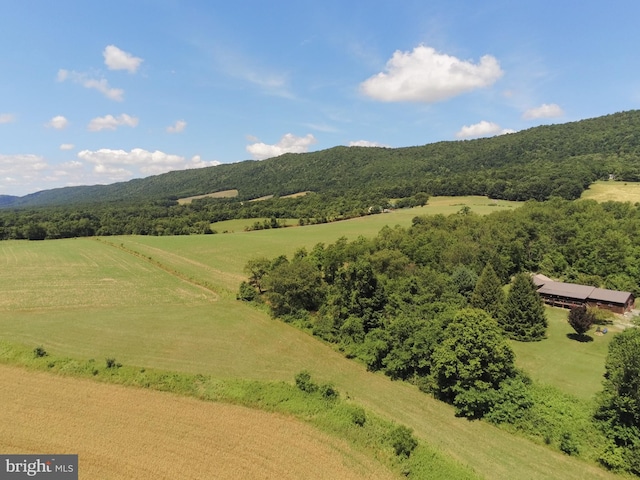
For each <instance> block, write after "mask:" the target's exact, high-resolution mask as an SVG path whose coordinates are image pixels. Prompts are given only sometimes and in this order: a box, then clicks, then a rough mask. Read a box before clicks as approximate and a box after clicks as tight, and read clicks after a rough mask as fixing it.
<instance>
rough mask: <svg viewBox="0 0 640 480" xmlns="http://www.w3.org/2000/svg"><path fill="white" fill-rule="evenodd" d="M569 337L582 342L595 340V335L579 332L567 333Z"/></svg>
mask: <svg viewBox="0 0 640 480" xmlns="http://www.w3.org/2000/svg"><path fill="white" fill-rule="evenodd" d="M567 338H569V339H571V340H575V341H576V342H580V343H589V342H593V337H592V336H590V335H578V334H577V333H567Z"/></svg>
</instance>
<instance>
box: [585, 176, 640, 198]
mask: <svg viewBox="0 0 640 480" xmlns="http://www.w3.org/2000/svg"><path fill="white" fill-rule="evenodd" d="M580 198H583V199H587V200H595V201H597V202H610V201H613V202H631V203H636V202H640V183H637V182H614V181H608V182H604V181H600V182H594V183H592V184H591V185H590V186H589V188H588V189H587V190H585V191H584V192H582V196H581V197H580Z"/></svg>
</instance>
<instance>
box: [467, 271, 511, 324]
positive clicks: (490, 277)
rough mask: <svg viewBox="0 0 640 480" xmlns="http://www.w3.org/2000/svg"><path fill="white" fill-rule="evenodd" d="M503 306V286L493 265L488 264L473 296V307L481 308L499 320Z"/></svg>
mask: <svg viewBox="0 0 640 480" xmlns="http://www.w3.org/2000/svg"><path fill="white" fill-rule="evenodd" d="M503 304H504V292H503V291H502V284H501V283H500V279H499V278H498V275H497V274H496V272H495V270H494V269H493V267H492V266H491V264H490V263H487V265H486V266H485V267H484V269H483V270H482V273H481V274H480V278H478V282H477V283H476V288H475V289H474V290H473V294H472V295H471V306H472V307H474V308H481V309H482V310H484V311H485V312H487V313H488V314H489V315H491V316H492V317H493V318H495V319H498V318H500V313H501V310H502V305H503Z"/></svg>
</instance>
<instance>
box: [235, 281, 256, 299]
mask: <svg viewBox="0 0 640 480" xmlns="http://www.w3.org/2000/svg"><path fill="white" fill-rule="evenodd" d="M258 297H259V295H258V291H257V290H256V288H255V287H254V286H253V285H250V284H249V283H248V282H242V283H240V289H239V290H238V294H237V295H236V298H237V299H238V300H242V301H245V302H253V301H255V300H257V299H258Z"/></svg>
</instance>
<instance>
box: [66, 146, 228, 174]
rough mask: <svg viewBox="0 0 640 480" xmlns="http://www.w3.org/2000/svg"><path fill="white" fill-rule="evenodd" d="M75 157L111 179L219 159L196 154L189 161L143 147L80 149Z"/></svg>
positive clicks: (181, 168) (199, 165)
mask: <svg viewBox="0 0 640 480" xmlns="http://www.w3.org/2000/svg"><path fill="white" fill-rule="evenodd" d="M78 158H79V159H80V160H82V161H84V162H87V163H90V164H92V165H93V171H94V172H95V173H98V174H105V175H107V177H109V178H112V179H124V178H125V177H126V178H131V177H133V176H137V175H139V174H143V175H157V174H160V173H166V172H169V171H172V170H184V169H188V168H201V167H209V166H214V165H219V164H220V162H216V161H210V162H205V161H203V160H202V159H201V158H200V156H198V155H196V156H194V157H192V158H191V159H190V160H188V159H186V158H185V157H183V156H180V155H172V154H168V153H164V152H161V151H159V150H156V151H154V152H150V151H148V150H144V149H142V148H134V149H133V150H131V151H128V152H127V151H126V150H111V149H108V148H102V149H100V150H94V151H92V150H82V151H81V152H78Z"/></svg>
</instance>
